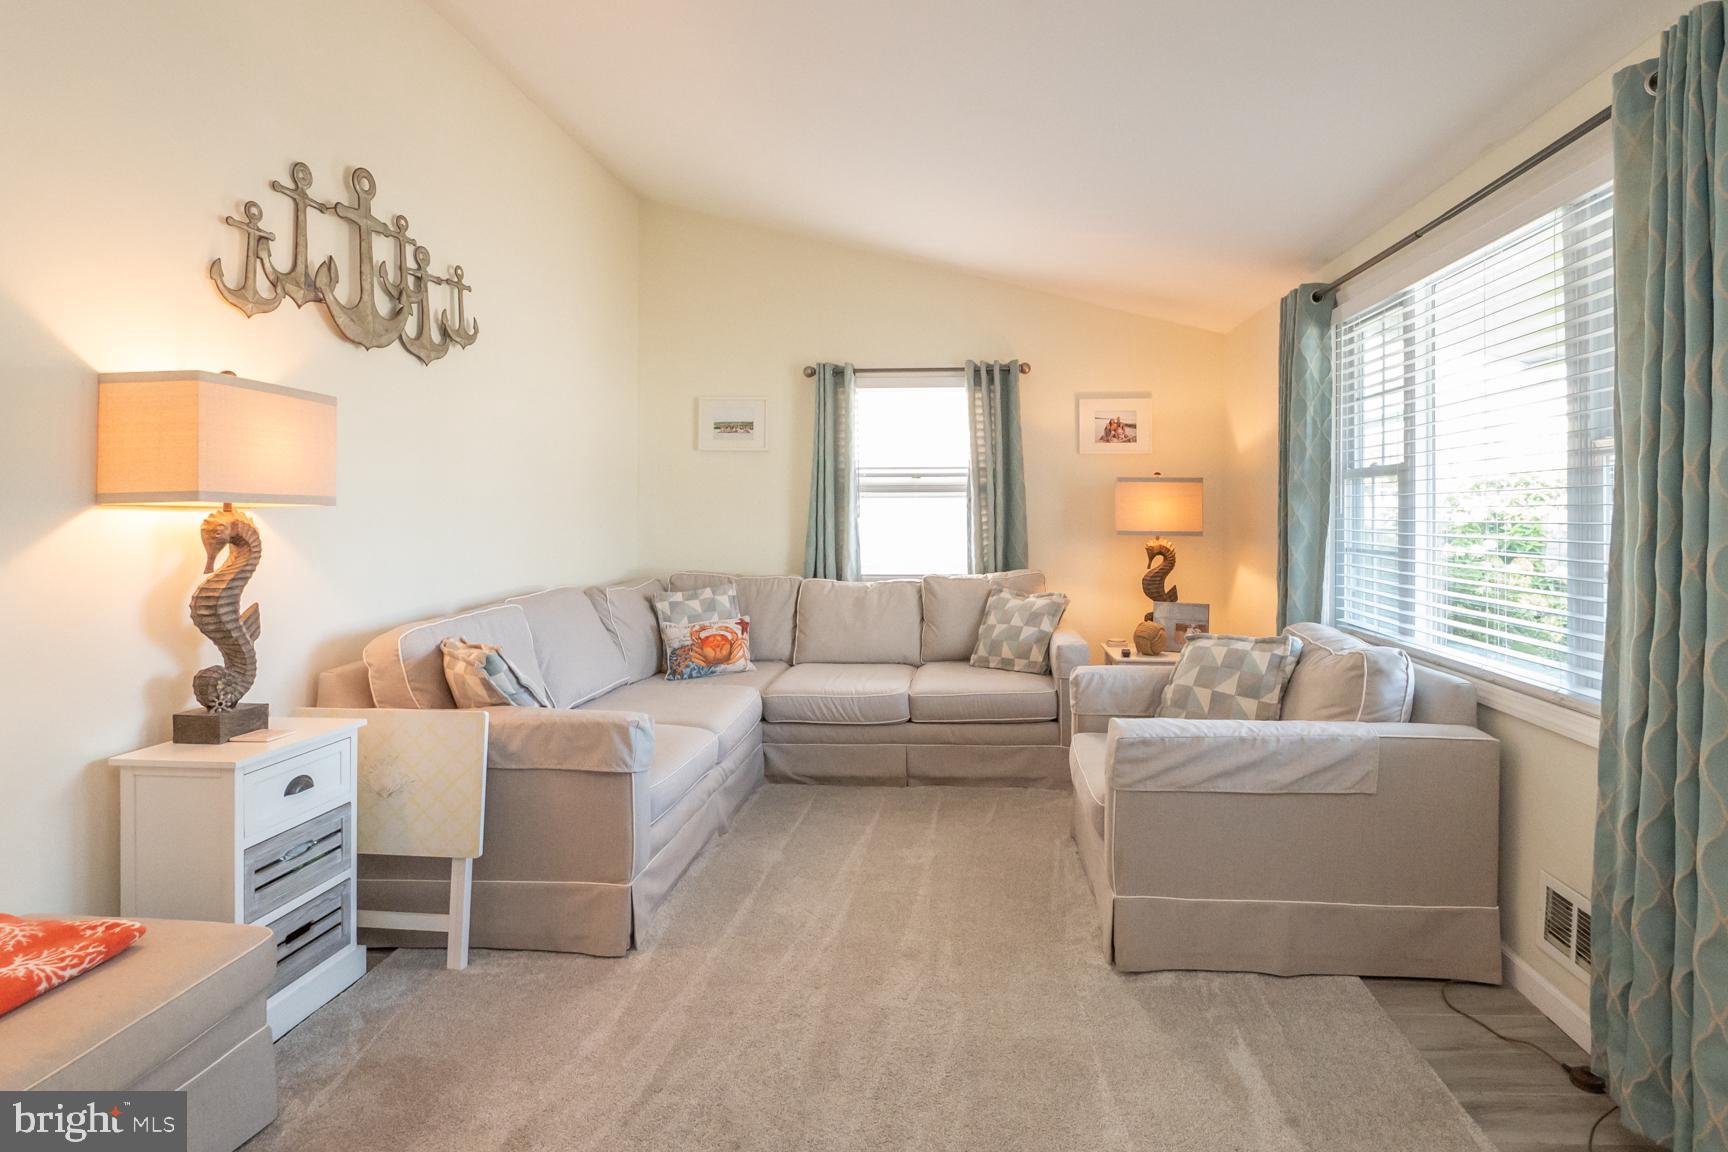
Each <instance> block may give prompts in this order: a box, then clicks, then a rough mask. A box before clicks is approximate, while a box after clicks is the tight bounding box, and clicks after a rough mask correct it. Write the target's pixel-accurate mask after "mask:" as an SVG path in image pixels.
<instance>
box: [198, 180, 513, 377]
mask: <svg viewBox="0 0 1728 1152" xmlns="http://www.w3.org/2000/svg"><path fill="white" fill-rule="evenodd" d="M348 184H349V187H350V189H351V190H352V192H353V203H351V204H334V203H332V204H326V203H324V202H323V201H320V200H318V199H316V198H314V197H313V196H312V193H311V188H312V169H311V168H310V167H309V166H308V165H306V164H304V163H302V162H300V161H298V160H297V161H295V162H294V163H293V164H292V165H291V166H290V168H289V183H287V184H284V183H282V182H281V181H277V180H273V181H271V182H270V187H271V189H272V190H273V191H276V192H279V193H281V194H282V195H283V196H286V197H287V198H288V199H289V201H290V202H292V204H293V215H294V242H293V262H292V263H291V264H290V265H289V267H288V268H287V269H285V270H284V269H279V268H277V267H276V266H275V264H274V262H273V260H272V258H271V253H270V244H271V242H272V241H274V240H275V239H276V235H275V233H273V232H269V231H266V230H265V228H264V227H263V217H264V213H263V209H261V208H260V207H259V206H258V203H257V201H254V200H248V201H247V202H246V204H245V206H244V208H243V210H242V214H243V215H244V217H245V219H243V220H242V219H236V218H235V217H233V216H228V217H225V218H224V220H225V222H226V223H228V224H229V225H231V226H233V227H235V228H238V229H239V230H240V231H241V233H242V235H243V236H244V238H245V244H244V249H243V253H242V259H243V261H244V264H243V268H242V271H241V273H240V276H239V283H238V284H235V285H230V284H229V283H228V282H227V277H226V276H225V275H224V273H223V269H222V262H221V261H220V260H214V261H212V262H211V264H210V278H211V280H213V281H214V282H215V284H216V289H217V291H218V292H220V293H221V295H222V298H223V299H224V300H226V301H228V303H230V304H232V305H234V307H236V308H238V309H240V311H242V312H244V313H245V314H246V315H247V316H255V315H257V314H258V313H260V312H271V311H274V310H275V309H276V307H277V306H278V305H280V304H281V303H282V301H283V300H284V299H288V300H292V301H293V302H294V304H295V306H296V307H305V306H306V305H307V304H311V303H322V304H323V305H324V308H325V311H326V312H327V313H328V314H329V316H330V320H331V323H333V324H334V325H335V326H336V329H337V331H338V332H340V333H341V334H342V335H343V336H344V337H345V338H347V339H348V340H350V341H352V342H353V343H355V344H358V345H360V346H361V347H362V348H383V347H385V346H386V345H389V344H392V343H400V344H401V345H402V347H403V348H405V349H407V351H408V352H409V353H411V354H412V355H413V356H414V357H415V358H416V359H418V360H419V361H420V362H421V363H423V364H428V365H429V364H431V363H432V362H433V361H435V360H439V359H441V358H443V357H444V356H445V355H447V354H448V353H449V351H450V348H451V346H452V345H454V346H455V347H458V348H466V347H468V346H469V345H471V344H473V343H474V341H475V340H476V339H478V338H479V335H480V325H479V324H478V323H476V322H474V321H473V320H471V319H470V317H469V316H468V311H467V302H466V299H465V297H466V295H467V294H468V293H469V292H471V291H473V286H472V285H470V284H469V283H467V281H466V278H465V276H464V273H463V271H462V266H461V265H460V264H458V265H456V266H455V268H454V269H453V271H452V272H451V274H450V276H449V277H441V276H438V275H436V274H434V273H433V271H432V266H431V260H432V258H431V254H430V253H429V252H428V251H427V249H426V248H425V247H424V246H423V245H420V244H417V243H415V241H414V239H413V237H411V236H409V235H408V218H407V217H406V216H401V215H397V216H395V217H393V218H392V220H391V222H390V223H389V224H386V223H385V222H384V221H383V220H382V219H380V218H379V217H378V216H376V215H374V214H373V211H372V201H373V198H374V197H375V196H376V195H377V191H378V185H377V181H376V180H375V179H374V178H373V176H372V173H371V172H369V171H367V170H366V169H365V168H355V169H354V170H353V171H352V172H351V173H350V174H349V177H348ZM308 209H311V210H313V211H317V212H329V213H334V214H335V215H336V217H337V218H338V219H340V220H342V221H343V222H345V223H346V224H348V225H349V226H350V227H351V228H353V229H354V232H355V243H354V250H355V254H356V260H355V271H354V298H353V299H352V301H348V302H344V301H343V300H341V299H340V298H339V297H338V294H337V291H336V289H337V285H338V284H339V283H340V280H341V273H340V270H339V269H338V267H337V264H336V258H335V257H334V256H330V257H326V258H325V259H324V260H323V261H322V262H321V263H319V264H318V266H317V267H316V269H314V268H313V266H312V263H311V258H310V256H309V255H308V252H307V229H306V221H307V210H308ZM374 237H383V238H385V239H386V240H389V241H393V242H394V247H395V272H394V274H392V272H391V265H390V263H389V262H388V261H383V260H380V261H376V262H375V261H374V259H373V241H374ZM266 286H268V289H269V290H268V291H266ZM435 287H439V288H444V287H447V288H449V289H450V291H451V295H452V296H453V297H454V301H453V303H454V304H455V311H456V322H455V323H454V324H452V323H451V322H450V313H449V310H448V309H445V308H439V309H437V310H436V312H435V311H434V309H433V305H432V290H433V289H434V288H435ZM380 288H382V289H383V291H384V294H385V295H386V296H387V297H389V298H390V300H391V301H392V302H393V303H394V305H395V307H394V308H392V309H391V310H390V311H384V310H381V309H380V308H379V302H378V296H377V293H378V289H380Z"/></svg>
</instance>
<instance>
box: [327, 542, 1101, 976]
mask: <svg viewBox="0 0 1728 1152" xmlns="http://www.w3.org/2000/svg"><path fill="white" fill-rule="evenodd" d="M717 581H732V582H733V583H734V584H735V586H736V588H737V591H738V598H739V608H740V611H741V612H742V613H743V614H745V615H747V616H749V617H750V622H751V626H750V636H751V655H752V658H753V660H754V662H755V664H756V669H755V670H754V671H752V672H745V673H731V674H725V675H720V676H715V677H711V678H707V679H702V680H692V681H678V682H670V681H667V680H666V679H665V678H664V677H663V675H661V672H660V669H661V667H662V654H661V651H660V638H659V628H658V626H657V622H656V619H655V615H654V609H653V597H654V595H655V593H657V592H659V591H661V590H662V589H665V588H671V589H673V590H685V589H692V588H699V587H702V586H705V585H708V584H713V583H715V582H717ZM993 584H1002V585H1006V586H1009V587H1013V588H1015V589H1017V590H1023V591H1039V590H1042V588H1043V584H1044V580H1043V576H1042V575H1041V574H1040V573H1037V572H1013V573H1003V574H999V575H995V576H989V577H985V576H958V577H946V576H931V577H927V578H926V579H924V580H921V581H920V580H890V581H879V582H867V583H841V582H836V581H832V580H802V579H800V578H798V577H793V576H763V577H747V576H740V577H733V576H729V575H725V574H717V573H707V572H680V573H675V574H673V575H672V576H671V577H670V578H668V579H666V580H662V579H658V578H653V579H644V580H639V581H635V582H632V583H627V584H617V585H608V586H597V587H592V588H574V587H566V588H551V589H547V590H545V591H542V592H537V593H534V594H531V595H527V596H518V597H512V598H511V599H509V600H506V601H503V602H501V603H498V604H492V605H488V606H486V607H483V608H478V609H474V610H472V611H468V612H462V613H458V614H455V615H451V616H447V617H441V618H438V619H432V620H422V621H418V622H416V623H413V624H408V625H404V626H402V627H400V628H395V629H392V630H391V631H389V632H386V633H384V634H383V635H381V636H379V637H377V638H375V639H374V640H372V641H371V642H370V643H368V644H367V645H366V647H365V650H364V653H363V656H362V659H361V660H359V661H356V662H354V663H352V664H348V665H344V666H342V667H340V668H335V669H332V670H330V671H328V672H325V673H323V674H322V675H321V676H320V677H319V682H318V704H319V705H320V706H323V707H341V708H406V709H425V708H452V707H454V706H455V702H454V700H453V699H452V698H451V695H450V691H449V688H448V686H447V685H446V684H445V681H444V674H443V665H442V660H441V657H440V655H439V649H438V645H439V643H440V642H441V641H442V640H444V639H445V638H447V637H452V636H461V637H464V638H466V639H468V640H471V641H479V642H485V643H491V644H496V645H497V646H498V647H499V648H500V649H501V650H502V651H503V653H504V654H505V656H507V657H508V658H510V659H511V661H512V662H513V663H516V664H517V665H518V666H520V667H527V668H538V669H539V670H540V673H541V676H542V678H543V679H544V681H545V683H546V686H547V689H548V692H549V693H550V695H551V697H552V701H553V704H554V705H555V707H554V708H553V709H550V710H542V709H533V708H529V709H514V708H503V709H495V710H493V712H492V716H491V721H490V728H491V731H490V736H489V747H488V761H487V779H486V848H485V854H484V855H483V856H481V858H480V859H479V860H477V861H476V862H475V868H474V898H473V927H472V939H473V942H474V944H476V945H477V946H480V947H496V948H542V949H552V950H557V951H574V952H585V953H589V954H593V955H602V956H614V955H621V954H623V953H624V952H625V951H627V950H628V949H629V948H630V947H631V946H632V945H633V944H634V943H635V942H636V941H637V940H638V939H639V938H640V937H642V936H643V934H644V933H645V932H646V930H647V929H648V927H649V924H650V921H651V919H652V917H653V914H654V910H655V909H656V908H657V907H658V906H659V904H660V903H661V902H662V901H663V900H664V899H665V897H666V895H667V894H668V893H669V892H670V891H671V889H672V887H673V885H674V884H676V883H677V881H678V879H679V877H681V876H682V875H683V874H684V871H685V869H687V868H688V867H689V866H690V864H691V862H692V861H693V860H695V858H696V857H697V856H698V855H699V854H700V853H701V851H702V849H703V848H704V847H705V846H706V845H707V844H708V843H709V842H710V841H712V840H713V839H714V838H715V837H716V836H718V835H719V834H720V833H721V832H723V831H724V830H725V829H726V828H727V826H728V825H729V824H730V822H731V820H732V817H733V815H734V814H735V813H736V812H737V811H738V809H739V808H740V807H741V806H742V805H743V803H744V801H745V800H746V799H747V798H748V797H749V795H750V793H751V791H752V790H753V789H754V788H755V787H756V785H757V783H758V782H759V781H760V780H761V779H762V778H763V776H764V775H765V774H766V775H767V776H769V777H773V778H777V779H783V780H796V781H811V782H830V783H871V784H901V785H907V784H927V783H981V784H1027V785H1038V786H1048V787H1062V786H1066V784H1067V782H1068V749H1067V744H1068V730H1069V719H1068V690H1067V689H1068V684H1067V681H1068V678H1069V676H1070V674H1071V673H1072V672H1073V670H1074V669H1075V668H1076V667H1078V666H1080V665H1082V664H1085V663H1086V661H1087V658H1088V650H1087V645H1086V642H1085V641H1084V640H1082V639H1081V638H1080V637H1078V636H1076V635H1074V634H1072V633H1058V634H1057V635H1056V637H1055V639H1054V640H1053V642H1052V645H1051V663H1052V670H1051V672H1050V674H1048V675H1034V674H1031V673H1023V672H1007V671H1000V670H996V669H986V668H973V667H971V666H970V665H969V664H968V663H967V658H968V657H969V656H970V655H971V652H972V647H973V644H974V642H975V640H976V637H977V633H978V625H979V621H980V619H981V618H982V616H983V612H984V603H985V600H986V598H987V597H988V595H989V590H990V588H991V586H992V585H993ZM447 899H448V868H447V866H445V865H444V864H443V863H442V862H439V861H432V860H420V859H415V858H407V857H374V856H362V858H361V867H360V902H361V905H362V906H363V907H365V908H368V909H376V910H387V911H404V912H431V913H436V912H441V911H443V910H444V908H445V907H446V904H447ZM368 938H369V939H370V940H372V941H373V942H376V943H413V942H416V940H415V937H414V936H413V934H404V933H391V932H377V933H375V934H373V933H369V934H368Z"/></svg>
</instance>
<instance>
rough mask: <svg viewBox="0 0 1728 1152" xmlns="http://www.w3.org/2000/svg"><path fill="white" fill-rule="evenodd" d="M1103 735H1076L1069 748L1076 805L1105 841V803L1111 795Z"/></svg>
mask: <svg viewBox="0 0 1728 1152" xmlns="http://www.w3.org/2000/svg"><path fill="white" fill-rule="evenodd" d="M1107 739H1108V738H1107V737H1106V736H1105V735H1104V733H1102V732H1076V733H1074V739H1073V742H1072V743H1070V744H1069V745H1068V769H1069V773H1070V775H1072V776H1073V778H1074V803H1075V804H1077V805H1079V807H1080V810H1081V811H1082V812H1084V813H1085V814H1086V818H1087V820H1089V821H1091V823H1092V830H1093V831H1094V832H1097V833H1098V838H1099V839H1100V840H1102V839H1104V802H1105V798H1106V797H1107V796H1109V794H1110V757H1109V752H1108V743H1107Z"/></svg>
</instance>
